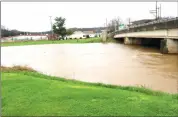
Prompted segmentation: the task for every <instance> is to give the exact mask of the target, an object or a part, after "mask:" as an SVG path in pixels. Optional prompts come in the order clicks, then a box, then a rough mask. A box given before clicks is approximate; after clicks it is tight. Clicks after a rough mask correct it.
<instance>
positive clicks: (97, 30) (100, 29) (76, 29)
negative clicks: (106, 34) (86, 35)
mask: <svg viewBox="0 0 178 117" xmlns="http://www.w3.org/2000/svg"><path fill="white" fill-rule="evenodd" d="M70 29H71V30H73V31H94V32H101V31H102V30H104V29H105V27H95V28H70Z"/></svg>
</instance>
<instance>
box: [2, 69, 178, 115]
mask: <svg viewBox="0 0 178 117" xmlns="http://www.w3.org/2000/svg"><path fill="white" fill-rule="evenodd" d="M22 70H23V69H21V71H19V70H3V69H2V74H1V75H2V79H1V80H2V83H1V85H2V115H3V116H12V115H13V116H62V115H65V116H66V115H73V116H77V115H78V116H79V115H81V116H82V115H83V116H84V115H90V116H92V115H93V116H94V115H101V116H102V115H105V116H107V115H108V116H109V115H133V116H134V115H135V116H136V115H147V116H151V115H152V116H153V115H160V116H163V115H178V95H177V94H175V95H173V94H165V93H161V92H154V91H151V90H148V89H144V88H134V87H121V86H112V85H103V84H91V83H84V82H79V81H72V80H65V79H63V78H56V77H51V76H46V75H42V74H39V73H37V72H32V71H22Z"/></svg>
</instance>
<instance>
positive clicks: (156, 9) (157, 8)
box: [156, 1, 158, 20]
mask: <svg viewBox="0 0 178 117" xmlns="http://www.w3.org/2000/svg"><path fill="white" fill-rule="evenodd" d="M157 18H158V8H157V1H156V20H157Z"/></svg>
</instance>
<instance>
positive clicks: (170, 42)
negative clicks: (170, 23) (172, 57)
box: [160, 39, 178, 54]
mask: <svg viewBox="0 0 178 117" xmlns="http://www.w3.org/2000/svg"><path fill="white" fill-rule="evenodd" d="M160 50H161V53H163V54H167V53H172V54H175V53H178V40H177V39H163V40H161V44H160Z"/></svg>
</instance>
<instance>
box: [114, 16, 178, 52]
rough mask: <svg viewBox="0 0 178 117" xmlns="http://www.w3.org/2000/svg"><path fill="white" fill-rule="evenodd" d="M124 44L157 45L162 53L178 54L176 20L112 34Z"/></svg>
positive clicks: (177, 22) (152, 23)
mask: <svg viewBox="0 0 178 117" xmlns="http://www.w3.org/2000/svg"><path fill="white" fill-rule="evenodd" d="M114 38H115V39H118V40H122V41H123V42H124V44H140V45H144V44H146V45H151V44H157V46H159V47H160V50H161V52H162V53H178V18H173V19H169V20H162V21H160V20H157V21H153V22H149V23H145V24H140V25H137V26H134V25H132V26H130V27H128V28H126V29H123V30H120V31H116V32H114Z"/></svg>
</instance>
